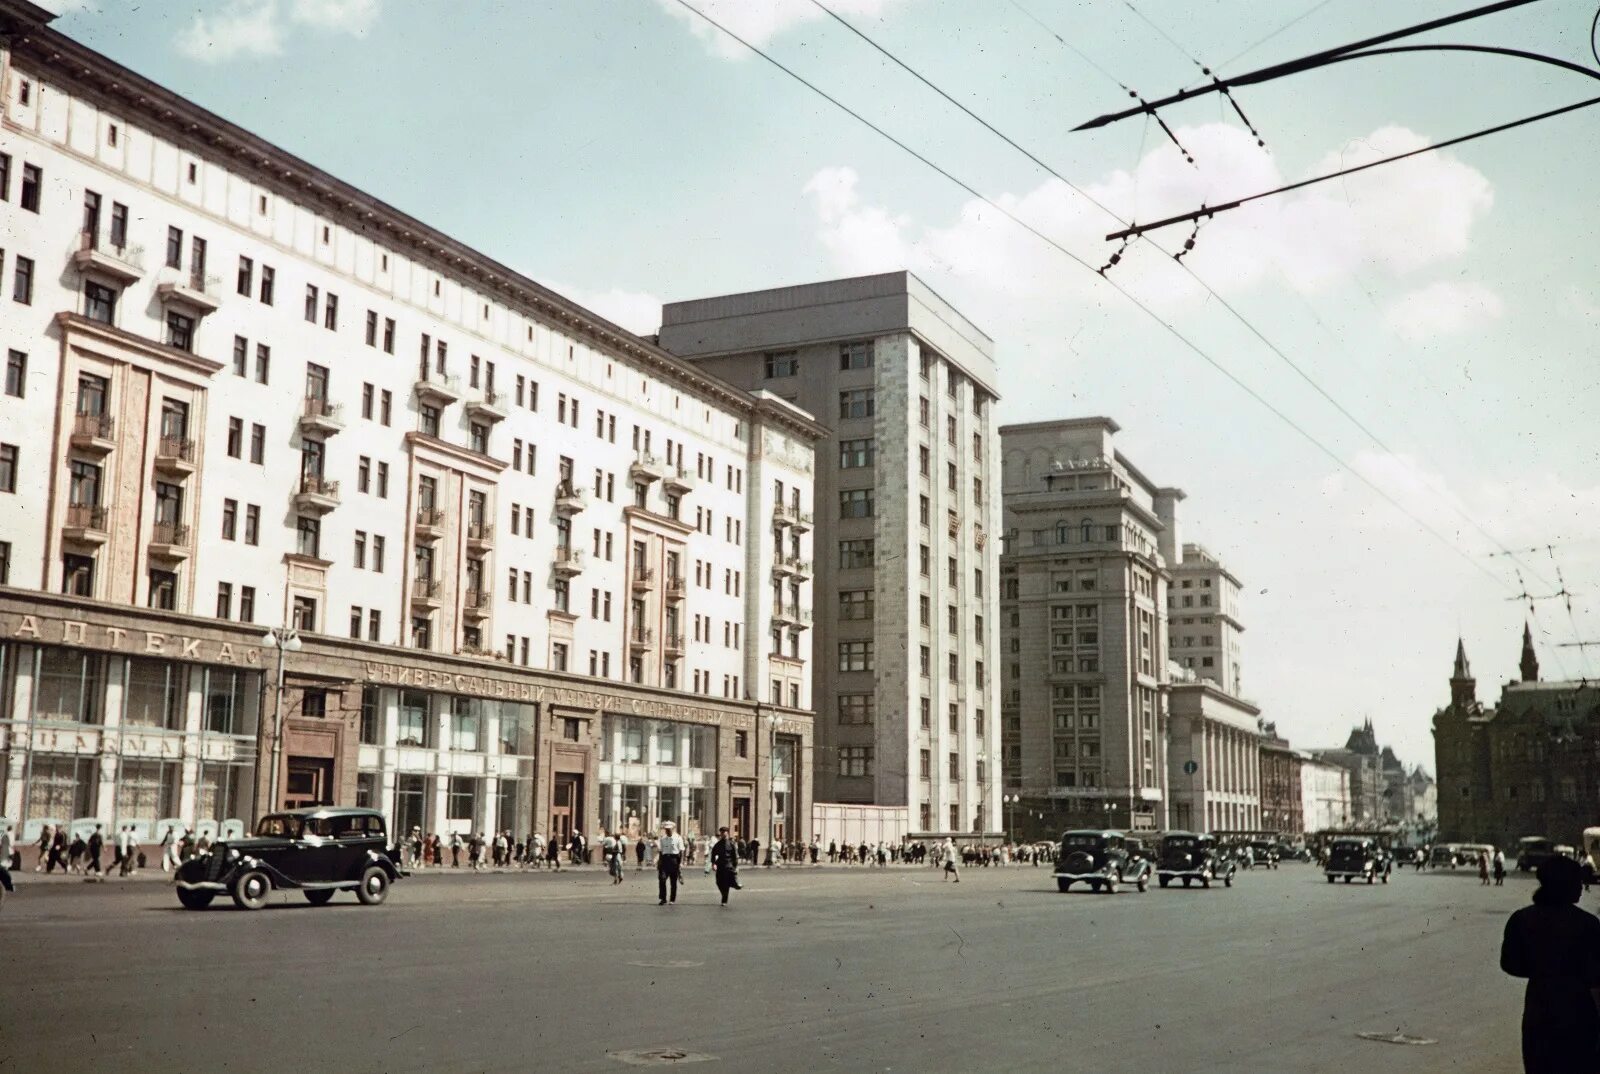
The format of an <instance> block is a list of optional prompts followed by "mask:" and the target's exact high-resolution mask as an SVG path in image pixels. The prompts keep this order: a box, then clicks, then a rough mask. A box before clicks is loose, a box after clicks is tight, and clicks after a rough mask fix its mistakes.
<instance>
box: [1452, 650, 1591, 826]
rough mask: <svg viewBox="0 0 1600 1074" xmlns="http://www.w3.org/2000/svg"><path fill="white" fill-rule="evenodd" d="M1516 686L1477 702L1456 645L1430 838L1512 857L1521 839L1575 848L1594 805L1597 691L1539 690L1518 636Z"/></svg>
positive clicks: (1534, 667) (1531, 658)
mask: <svg viewBox="0 0 1600 1074" xmlns="http://www.w3.org/2000/svg"><path fill="white" fill-rule="evenodd" d="M1520 663H1521V676H1522V677H1521V678H1520V679H1519V680H1517V681H1514V682H1508V683H1506V684H1505V685H1504V686H1503V687H1501V690H1500V699H1499V703H1498V704H1496V705H1494V706H1493V707H1489V706H1485V705H1484V704H1483V703H1482V702H1480V701H1479V700H1478V698H1477V681H1476V680H1475V679H1474V678H1473V675H1472V669H1471V666H1470V665H1469V664H1468V662H1467V654H1466V647H1465V645H1464V644H1463V643H1460V642H1458V643H1457V645H1456V659H1455V666H1454V668H1453V670H1452V673H1451V676H1450V704H1449V705H1447V706H1445V707H1444V708H1442V709H1440V710H1438V711H1437V712H1436V713H1434V717H1433V738H1434V756H1435V764H1436V767H1437V770H1438V786H1437V795H1438V811H1439V823H1438V828H1439V830H1438V838H1439V839H1441V840H1449V841H1457V842H1484V843H1493V844H1495V845H1496V846H1501V847H1511V846H1514V845H1515V843H1516V840H1517V839H1519V838H1521V837H1523V836H1527V835H1543V836H1547V837H1549V838H1551V839H1554V840H1556V841H1557V842H1561V843H1568V844H1571V845H1573V846H1580V845H1582V844H1581V839H1582V836H1583V830H1584V829H1585V828H1587V827H1590V826H1592V825H1593V824H1594V822H1595V821H1594V817H1595V810H1594V805H1593V803H1594V802H1595V801H1596V799H1597V798H1600V777H1597V775H1596V770H1595V765H1594V758H1595V757H1596V756H1600V689H1597V688H1596V686H1595V685H1594V684H1593V683H1589V682H1587V681H1579V682H1542V681H1540V679H1539V661H1538V657H1537V655H1536V653H1535V652H1534V648H1533V637H1532V633H1531V632H1530V631H1529V630H1528V629H1527V627H1526V626H1524V628H1523V639H1522V659H1521V661H1520Z"/></svg>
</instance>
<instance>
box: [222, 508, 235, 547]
mask: <svg viewBox="0 0 1600 1074" xmlns="http://www.w3.org/2000/svg"><path fill="white" fill-rule="evenodd" d="M238 526H239V501H238V500H223V501H222V539H223V540H224V541H231V540H233V539H234V534H235V533H236V532H237V530H238Z"/></svg>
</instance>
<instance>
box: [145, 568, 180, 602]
mask: <svg viewBox="0 0 1600 1074" xmlns="http://www.w3.org/2000/svg"><path fill="white" fill-rule="evenodd" d="M177 606H178V576H177V575H176V574H173V573H172V572H171V571H158V570H152V571H151V572H150V607H152V608H160V609H162V610H163V611H172V610H173V609H174V608H176V607H177Z"/></svg>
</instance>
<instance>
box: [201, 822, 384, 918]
mask: <svg viewBox="0 0 1600 1074" xmlns="http://www.w3.org/2000/svg"><path fill="white" fill-rule="evenodd" d="M405 875H406V874H405V873H404V872H403V871H402V870H401V869H400V868H399V867H398V866H396V865H395V863H394V859H393V857H392V856H391V855H390V852H389V844H388V839H387V838H386V832H385V828H384V821H383V814H382V813H379V812H377V811H376V810H372V809H348V808H340V807H334V806H319V807H316V808H312V809H299V810H291V811H289V812H284V813H269V814H268V815H267V816H265V817H262V818H261V823H259V824H257V825H256V834H255V836H254V837H249V838H243V839H224V840H219V841H218V842H217V843H215V844H214V845H213V846H212V848H211V853H209V854H206V855H204V856H202V857H198V858H192V859H190V860H189V861H186V862H184V863H183V864H182V865H181V866H179V868H178V875H177V881H176V883H177V888H178V901H179V902H181V903H183V905H184V906H186V907H187V908H189V909H190V910H202V909H204V908H205V907H207V906H209V905H211V900H212V899H214V898H216V897H217V896H218V895H221V894H224V893H226V894H228V895H229V896H231V897H232V899H233V902H234V905H235V906H237V907H239V908H240V909H241V910H259V909H261V907H263V906H265V905H266V902H267V896H268V895H269V894H270V893H271V892H272V890H273V889H274V888H290V889H298V890H300V891H302V892H304V893H305V897H306V901H307V902H309V903H311V904H312V905H313V906H322V905H323V904H325V903H327V902H328V901H329V900H330V899H332V898H333V896H334V895H335V894H336V893H337V892H340V891H352V892H354V893H355V895H356V898H357V899H359V900H361V902H362V903H363V904H365V905H367V906H376V905H378V904H379V903H381V902H383V900H384V898H385V897H386V896H387V895H388V893H389V885H390V884H391V883H393V882H394V881H395V880H398V879H400V878H401V877H402V876H405Z"/></svg>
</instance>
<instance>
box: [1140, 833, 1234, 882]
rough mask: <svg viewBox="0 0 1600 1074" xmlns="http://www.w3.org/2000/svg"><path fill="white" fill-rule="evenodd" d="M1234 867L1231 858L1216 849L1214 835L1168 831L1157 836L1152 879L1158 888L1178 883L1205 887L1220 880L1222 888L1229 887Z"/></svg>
mask: <svg viewBox="0 0 1600 1074" xmlns="http://www.w3.org/2000/svg"><path fill="white" fill-rule="evenodd" d="M1236 868H1237V866H1236V865H1235V864H1234V862H1233V859H1231V858H1229V857H1228V856H1227V855H1226V854H1223V853H1222V852H1221V851H1220V850H1219V849H1218V847H1217V840H1216V837H1215V836H1211V835H1205V834H1202V833H1199V832H1168V833H1167V834H1166V835H1164V836H1162V837H1161V851H1160V854H1159V855H1158V857H1157V858H1156V880H1157V881H1158V882H1159V883H1160V884H1161V886H1162V887H1166V886H1167V885H1168V884H1170V883H1172V881H1174V880H1181V881H1183V886H1184V887H1188V886H1189V885H1190V884H1193V883H1196V882H1198V883H1199V884H1200V886H1201V887H1203V888H1208V887H1210V886H1211V882H1212V881H1213V880H1220V881H1222V886H1223V887H1228V888H1231V887H1233V874H1234V870H1235V869H1236Z"/></svg>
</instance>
